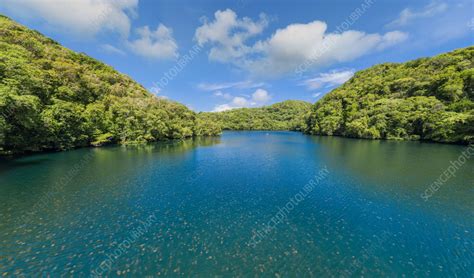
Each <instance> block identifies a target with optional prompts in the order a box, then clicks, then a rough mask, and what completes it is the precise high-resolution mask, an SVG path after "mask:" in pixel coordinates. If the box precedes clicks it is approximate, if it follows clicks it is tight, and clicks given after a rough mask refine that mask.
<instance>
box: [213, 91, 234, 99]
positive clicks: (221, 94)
mask: <svg viewBox="0 0 474 278" xmlns="http://www.w3.org/2000/svg"><path fill="white" fill-rule="evenodd" d="M214 96H216V97H221V98H223V99H227V100H229V99H231V98H232V95H231V94H229V93H224V92H222V91H217V92H215V93H214Z"/></svg>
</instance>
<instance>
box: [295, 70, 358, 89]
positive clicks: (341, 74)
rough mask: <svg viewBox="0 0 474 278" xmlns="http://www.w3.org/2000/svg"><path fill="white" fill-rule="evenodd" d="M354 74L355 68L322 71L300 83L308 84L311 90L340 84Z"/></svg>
mask: <svg viewBox="0 0 474 278" xmlns="http://www.w3.org/2000/svg"><path fill="white" fill-rule="evenodd" d="M352 76H354V70H333V71H330V72H326V73H320V74H319V75H318V76H316V77H314V78H311V79H307V80H304V81H303V82H301V83H300V84H299V85H302V86H306V87H307V88H308V89H309V90H316V89H320V88H329V87H334V86H339V85H341V84H343V83H344V82H346V81H347V80H349V79H350V78H351V77H352Z"/></svg>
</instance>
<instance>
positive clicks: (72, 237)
mask: <svg viewBox="0 0 474 278" xmlns="http://www.w3.org/2000/svg"><path fill="white" fill-rule="evenodd" d="M466 150H467V147H466V146H453V145H442V144H427V143H420V142H396V141H370V140H356V139H345V138H334V137H317V136H306V135H302V134H300V133H293V132H225V133H224V134H223V136H221V137H216V138H200V139H194V140H185V141H179V142H165V143H156V144H151V145H146V146H131V147H130V146H129V147H123V146H114V147H104V148H91V149H79V150H74V151H68V152H61V153H48V154H37V155H32V156H28V157H22V158H18V159H13V160H7V161H2V162H0V219H1V221H0V275H5V276H18V275H26V276H32V275H33V276H35V275H36V276H37V275H48V274H50V275H51V276H53V277H55V276H60V275H65V276H71V275H72V276H78V277H83V276H96V275H101V276H117V275H126V276H140V277H143V276H146V275H149V276H151V277H155V276H174V277H177V276H183V277H188V276H198V277H208V276H211V275H219V276H271V277H275V276H276V277H278V276H281V277H288V276H292V277H311V276H315V277H327V276H330V277H331V276H336V277H351V276H362V275H363V276H365V277H380V276H390V277H395V276H397V277H398V276H402V275H406V276H408V277H413V276H416V277H473V274H474V255H473V250H474V159H473V158H468V159H461V160H460V157H461V156H463V152H464V154H465V153H466ZM455 161H458V164H456V169H455V171H453V167H451V168H449V167H450V166H452V165H453V162H455ZM460 161H461V162H462V161H464V162H462V163H461V162H460ZM447 169H450V171H451V172H453V173H452V174H449V176H448V175H447V174H446V175H445V173H446V171H447ZM440 179H441V180H442V181H441V180H440ZM435 182H436V184H435Z"/></svg>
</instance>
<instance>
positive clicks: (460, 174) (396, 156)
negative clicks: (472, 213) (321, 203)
mask: <svg viewBox="0 0 474 278" xmlns="http://www.w3.org/2000/svg"><path fill="white" fill-rule="evenodd" d="M311 140H312V141H313V142H314V143H315V144H317V145H319V146H320V148H318V149H317V150H318V151H317V155H320V156H322V158H323V160H324V161H326V162H327V163H328V166H329V167H330V168H332V169H336V170H337V171H338V172H339V175H341V176H350V177H351V178H352V179H354V178H356V179H357V180H358V182H356V183H351V186H353V187H354V186H355V187H356V188H352V189H354V190H363V191H365V192H370V193H374V194H375V193H377V194H379V195H385V196H386V197H389V198H390V196H393V195H397V196H399V197H403V196H404V198H405V199H407V198H408V199H411V200H415V201H416V203H423V199H422V198H421V197H420V195H421V194H422V193H423V192H424V191H425V190H426V188H428V187H429V186H430V185H431V184H433V183H434V182H435V181H436V180H437V179H438V178H439V177H440V176H441V175H442V174H443V172H444V171H445V170H446V169H447V168H448V167H449V166H450V165H451V161H456V160H457V159H458V158H459V156H460V155H461V154H462V152H463V151H465V150H466V146H460V145H445V144H431V143H423V142H418V141H387V140H364V139H351V138H341V137H325V136H311ZM473 169H474V160H473V159H470V160H467V161H466V162H465V163H464V164H463V165H462V166H461V167H460V168H459V169H458V170H457V172H456V173H455V176H453V177H450V178H449V179H448V180H447V181H446V182H445V183H443V185H442V186H441V187H440V188H439V191H438V192H436V194H435V195H434V197H433V198H432V199H431V200H432V201H433V200H436V201H439V202H451V200H453V199H456V200H457V204H456V206H459V207H463V209H466V210H471V209H474V204H473V203H472V196H469V194H465V193H466V192H468V191H469V188H472V183H471V184H470V183H469V182H466V181H469V180H472V171H473ZM344 186H347V185H346V184H344Z"/></svg>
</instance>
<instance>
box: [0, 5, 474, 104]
mask: <svg viewBox="0 0 474 278" xmlns="http://www.w3.org/2000/svg"><path fill="white" fill-rule="evenodd" d="M0 13H2V14H5V15H7V16H9V17H11V18H12V19H14V20H16V21H18V22H20V23H22V24H24V25H26V26H28V27H29V28H32V29H35V30H38V31H40V32H41V33H43V34H45V35H47V36H49V37H51V38H53V39H55V40H56V41H58V42H60V43H61V44H63V45H64V46H66V47H68V48H71V49H73V50H75V51H78V52H84V53H86V54H88V55H90V56H92V57H94V58H96V59H98V60H100V61H103V62H105V63H107V64H109V65H111V66H113V67H114V68H116V69H117V70H119V71H120V72H122V73H125V74H127V75H129V76H131V77H132V78H133V79H135V80H136V81H138V82H139V83H141V84H142V85H143V86H145V87H146V88H147V89H149V90H150V91H151V92H152V93H154V94H156V95H158V96H161V97H167V98H170V99H173V100H176V101H179V102H181V103H183V104H186V105H187V106H188V107H190V108H192V109H194V110H196V111H222V110H226V109H231V108H236V107H258V106H262V105H268V104H271V103H275V102H279V101H283V100H287V99H300V100H306V101H310V102H315V101H316V100H317V99H319V98H321V97H322V96H323V95H324V94H325V93H327V92H329V91H330V90H332V89H334V88H335V87H337V86H339V85H340V84H342V83H343V82H345V81H346V80H348V79H349V78H350V77H351V76H352V75H353V74H354V72H355V71H358V70H361V69H365V68H368V67H370V66H372V65H374V64H378V63H384V62H403V61H407V60H411V59H415V58H419V57H424V56H432V55H436V54H438V53H442V52H447V51H451V50H454V49H456V48H461V47H466V46H469V45H473V44H474V2H473V1H471V0H450V1H448V0H439V1H437V0H426V1H425V0H419V1H409V0H402V1H394V0H357V1H352V0H332V1H329V0H326V1H316V0H315V1H302V0H293V1H281V0H276V1H271V0H257V1H251V0H234V1H228V0H220V1H208V0H195V1H191V0H190V1H185V0H176V1H171V0H157V1H153V0H1V1H0Z"/></svg>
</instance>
